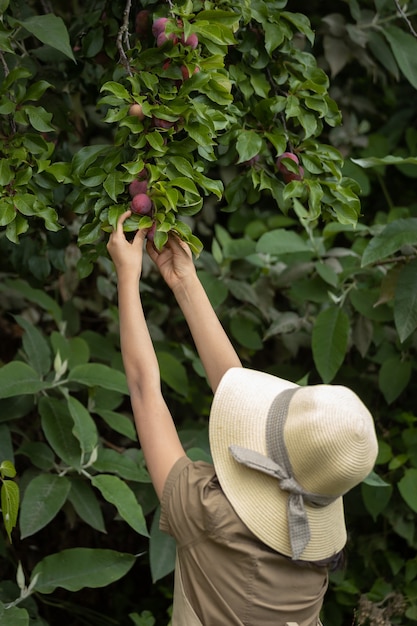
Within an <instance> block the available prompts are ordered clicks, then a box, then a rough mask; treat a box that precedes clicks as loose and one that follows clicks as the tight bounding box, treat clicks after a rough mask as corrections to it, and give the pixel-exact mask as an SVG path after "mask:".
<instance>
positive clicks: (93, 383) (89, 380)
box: [68, 363, 129, 395]
mask: <svg viewBox="0 0 417 626" xmlns="http://www.w3.org/2000/svg"><path fill="white" fill-rule="evenodd" d="M68 380H70V381H72V382H77V383H81V384H83V385H87V387H104V389H111V390H113V391H119V392H120V393H123V394H125V395H128V393H129V390H128V388H127V382H126V376H125V375H124V374H123V372H120V371H119V370H115V369H113V368H111V367H108V366H107V365H103V364H101V363H86V364H85V365H76V366H75V367H74V368H73V369H72V370H71V371H70V373H69V374H68Z"/></svg>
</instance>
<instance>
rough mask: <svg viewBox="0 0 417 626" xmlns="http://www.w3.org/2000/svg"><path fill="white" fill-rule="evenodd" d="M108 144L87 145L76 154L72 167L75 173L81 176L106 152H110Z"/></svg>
mask: <svg viewBox="0 0 417 626" xmlns="http://www.w3.org/2000/svg"><path fill="white" fill-rule="evenodd" d="M108 150H109V146H108V145H101V144H99V145H93V146H85V147H83V148H81V149H80V150H77V152H76V153H75V154H74V157H73V159H72V167H73V171H74V174H76V175H77V176H81V175H82V174H83V173H84V172H85V171H86V170H87V169H88V168H89V167H90V165H92V164H93V163H94V162H95V161H96V160H97V157H99V156H101V155H102V154H103V153H104V152H108Z"/></svg>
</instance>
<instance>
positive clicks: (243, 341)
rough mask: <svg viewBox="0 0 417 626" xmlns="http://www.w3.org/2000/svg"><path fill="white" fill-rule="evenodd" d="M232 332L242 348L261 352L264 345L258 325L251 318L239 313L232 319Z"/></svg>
mask: <svg viewBox="0 0 417 626" xmlns="http://www.w3.org/2000/svg"><path fill="white" fill-rule="evenodd" d="M230 331H231V333H232V335H233V337H234V338H235V339H236V340H237V341H238V342H239V343H240V345H241V346H244V347H245V348H248V349H249V350H261V349H262V346H263V343H262V339H261V336H260V333H259V328H258V323H256V322H254V320H253V319H252V318H250V317H247V316H245V315H242V314H239V313H237V314H236V315H233V316H232V317H231V319H230Z"/></svg>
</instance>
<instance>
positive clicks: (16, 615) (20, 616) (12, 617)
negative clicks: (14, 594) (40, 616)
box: [0, 602, 29, 626]
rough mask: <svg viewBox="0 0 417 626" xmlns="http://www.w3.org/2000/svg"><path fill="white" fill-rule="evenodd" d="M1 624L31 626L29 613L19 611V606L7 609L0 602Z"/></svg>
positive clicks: (23, 610)
mask: <svg viewBox="0 0 417 626" xmlns="http://www.w3.org/2000/svg"><path fill="white" fill-rule="evenodd" d="M0 624H1V626H29V613H28V612H27V610H26V609H19V607H17V606H11V607H9V608H7V609H6V608H4V605H3V603H2V602H0Z"/></svg>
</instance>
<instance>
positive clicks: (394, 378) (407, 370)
mask: <svg viewBox="0 0 417 626" xmlns="http://www.w3.org/2000/svg"><path fill="white" fill-rule="evenodd" d="M411 372H412V364H411V362H410V361H401V359H400V358H399V357H397V356H394V357H392V358H391V359H387V360H386V361H384V362H383V364H382V366H381V369H380V370H379V376H378V385H379V388H380V390H381V391H382V393H383V395H384V398H385V400H386V402H387V403H388V404H391V403H392V402H394V400H396V399H397V398H398V397H399V396H400V395H401V393H402V392H403V391H404V389H405V388H406V387H407V385H408V383H409V382H410V379H411Z"/></svg>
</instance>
